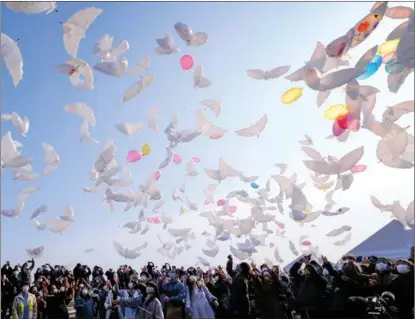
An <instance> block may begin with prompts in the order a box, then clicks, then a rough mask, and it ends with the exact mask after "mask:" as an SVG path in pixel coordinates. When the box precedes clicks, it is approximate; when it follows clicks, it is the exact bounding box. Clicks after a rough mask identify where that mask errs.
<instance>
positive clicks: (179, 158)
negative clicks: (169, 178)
mask: <svg viewBox="0 0 415 319" xmlns="http://www.w3.org/2000/svg"><path fill="white" fill-rule="evenodd" d="M181 161H182V158H181V157H180V155H178V154H175V155H174V157H173V162H174V164H180V163H181Z"/></svg>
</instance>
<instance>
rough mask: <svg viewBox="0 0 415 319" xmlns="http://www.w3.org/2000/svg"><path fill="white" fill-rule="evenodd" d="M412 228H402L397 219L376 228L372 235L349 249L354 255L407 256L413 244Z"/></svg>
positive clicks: (414, 239)
mask: <svg viewBox="0 0 415 319" xmlns="http://www.w3.org/2000/svg"><path fill="white" fill-rule="evenodd" d="M414 234H415V232H414V228H413V227H412V228H411V229H410V230H404V229H403V226H402V224H401V223H400V222H398V221H397V220H392V221H391V222H390V223H389V224H387V225H386V226H384V227H383V228H381V229H380V230H378V231H377V232H376V233H374V234H373V235H372V236H370V237H369V238H367V239H366V240H365V241H363V242H362V243H360V244H359V245H358V246H356V247H355V248H353V249H352V250H350V252H349V253H351V254H354V255H356V256H378V257H386V258H408V257H409V255H410V247H411V246H413V245H414V241H415V238H414Z"/></svg>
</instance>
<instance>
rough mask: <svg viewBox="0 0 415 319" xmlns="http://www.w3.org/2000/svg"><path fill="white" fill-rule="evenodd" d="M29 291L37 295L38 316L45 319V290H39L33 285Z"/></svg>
mask: <svg viewBox="0 0 415 319" xmlns="http://www.w3.org/2000/svg"><path fill="white" fill-rule="evenodd" d="M29 292H30V293H31V294H33V295H34V296H35V297H36V303H37V317H38V318H39V319H43V318H44V317H45V309H46V301H45V299H44V298H43V292H42V291H41V292H39V291H38V289H37V287H36V286H32V287H30V289H29Z"/></svg>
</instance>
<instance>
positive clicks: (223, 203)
mask: <svg viewBox="0 0 415 319" xmlns="http://www.w3.org/2000/svg"><path fill="white" fill-rule="evenodd" d="M225 203H226V200H224V199H219V200H218V202H217V203H216V205H218V206H223V205H225Z"/></svg>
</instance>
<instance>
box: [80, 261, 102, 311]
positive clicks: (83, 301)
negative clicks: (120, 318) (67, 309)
mask: <svg viewBox="0 0 415 319" xmlns="http://www.w3.org/2000/svg"><path fill="white" fill-rule="evenodd" d="M84 269H86V268H85V267H84ZM84 279H85V278H84ZM96 308H97V305H96V302H95V300H94V299H93V298H92V297H91V295H90V294H89V293H88V289H87V288H86V287H83V288H82V290H81V293H80V294H79V295H78V297H76V299H75V310H76V319H94V314H95V312H96Z"/></svg>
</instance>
